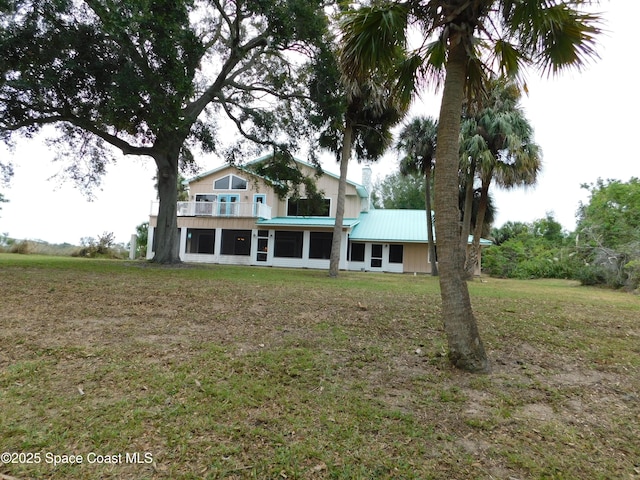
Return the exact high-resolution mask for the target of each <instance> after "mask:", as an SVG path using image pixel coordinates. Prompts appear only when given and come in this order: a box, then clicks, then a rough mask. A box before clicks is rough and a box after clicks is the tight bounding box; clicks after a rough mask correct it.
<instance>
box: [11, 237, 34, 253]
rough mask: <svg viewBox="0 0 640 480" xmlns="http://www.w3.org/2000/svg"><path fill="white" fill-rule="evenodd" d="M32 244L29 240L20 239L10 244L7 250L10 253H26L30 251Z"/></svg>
mask: <svg viewBox="0 0 640 480" xmlns="http://www.w3.org/2000/svg"><path fill="white" fill-rule="evenodd" d="M31 250H32V245H31V242H29V241H27V240H22V241H21V242H16V243H14V244H13V245H11V248H10V249H9V252H11V253H20V254H22V255H27V254H29V253H31Z"/></svg>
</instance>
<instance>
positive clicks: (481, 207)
mask: <svg viewBox="0 0 640 480" xmlns="http://www.w3.org/2000/svg"><path fill="white" fill-rule="evenodd" d="M492 176H493V173H491V176H489V177H485V178H484V179H483V180H482V188H481V189H480V200H479V202H478V214H477V215H476V228H475V229H474V231H473V244H472V245H471V252H472V255H471V257H472V258H473V264H472V265H469V266H468V267H467V270H468V271H469V270H471V269H473V270H471V271H472V272H473V271H474V270H475V266H476V263H477V262H478V258H480V238H481V237H482V230H483V228H484V217H485V215H486V213H487V204H488V203H489V185H490V184H491V178H492ZM487 178H488V179H487ZM472 274H473V273H472Z"/></svg>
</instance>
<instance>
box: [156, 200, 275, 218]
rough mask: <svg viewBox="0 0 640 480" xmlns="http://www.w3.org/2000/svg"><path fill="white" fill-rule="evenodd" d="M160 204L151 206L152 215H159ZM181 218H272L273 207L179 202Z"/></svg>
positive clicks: (250, 203)
mask: <svg viewBox="0 0 640 480" xmlns="http://www.w3.org/2000/svg"><path fill="white" fill-rule="evenodd" d="M158 207H159V203H158V202H153V203H152V204H151V215H152V216H157V215H158ZM178 216H179V217H246V218H264V219H270V218H271V207H270V206H269V205H265V204H264V203H254V202H178Z"/></svg>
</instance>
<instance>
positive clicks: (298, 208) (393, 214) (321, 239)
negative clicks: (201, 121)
mask: <svg viewBox="0 0 640 480" xmlns="http://www.w3.org/2000/svg"><path fill="white" fill-rule="evenodd" d="M265 158H267V157H262V158H259V159H257V160H255V161H254V162H255V163H258V162H260V161H263V160H264V159H265ZM296 162H297V163H298V166H299V168H300V169H301V170H303V171H304V172H305V173H307V174H309V175H313V173H314V168H313V167H312V166H311V165H309V164H307V163H306V162H303V161H300V160H296ZM252 163H253V162H252ZM362 173H363V180H362V184H357V183H355V182H352V181H348V182H347V189H346V198H345V213H344V221H343V231H342V248H341V258H340V268H341V269H343V270H359V271H378V272H397V273H429V272H430V269H431V266H430V262H429V258H428V246H427V224H426V213H425V211H424V210H379V209H375V208H372V206H371V198H370V197H371V187H372V185H371V169H370V168H369V167H368V166H365V167H364V168H363V172H362ZM338 183H339V178H338V177H337V176H336V175H334V174H332V173H328V172H325V173H324V175H322V176H321V177H320V178H319V179H318V181H317V184H318V190H320V191H323V192H324V196H325V203H324V206H323V207H321V208H317V206H316V211H315V212H313V214H312V215H308V208H306V207H307V205H305V200H306V199H305V198H299V199H293V198H286V199H280V198H279V197H278V195H277V194H276V193H275V192H274V190H273V188H272V187H271V186H269V184H268V183H267V182H265V181H264V180H263V179H261V178H260V177H256V175H255V174H253V173H249V172H248V171H247V170H245V169H243V168H242V167H237V166H232V165H225V166H222V167H220V168H216V169H214V170H211V171H208V172H205V173H203V174H201V175H198V176H197V177H195V178H192V179H190V180H188V191H189V201H186V202H179V203H178V228H179V229H180V257H181V259H182V260H183V261H186V262H206V263H220V264H235V265H257V266H274V267H291V268H316V269H328V268H329V256H330V254H331V241H332V238H333V226H334V223H335V213H336V204H337V196H338ZM156 212H157V205H156V206H155V207H154V208H153V209H152V213H151V217H150V221H149V238H150V239H153V238H154V230H155V226H156V222H157V213H156ZM305 213H306V215H305ZM153 243H154V242H153V241H150V242H149V244H148V250H147V258H152V257H153ZM490 243H491V242H489V241H487V240H483V241H482V245H483V246H486V245H489V244H490ZM436 245H437V239H436ZM479 271H480V270H479V267H478V269H477V273H479Z"/></svg>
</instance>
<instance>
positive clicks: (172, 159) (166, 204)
mask: <svg viewBox="0 0 640 480" xmlns="http://www.w3.org/2000/svg"><path fill="white" fill-rule="evenodd" d="M179 151H180V147H177V148H171V149H169V150H168V151H163V152H162V153H158V154H157V155H155V156H154V159H155V161H156V165H157V167H158V198H159V200H160V206H159V208H158V224H157V226H156V231H155V239H156V249H155V256H154V257H153V261H154V262H157V263H162V264H172V263H181V260H180V235H179V232H178V216H177V215H178V154H179ZM149 241H153V239H149Z"/></svg>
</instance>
